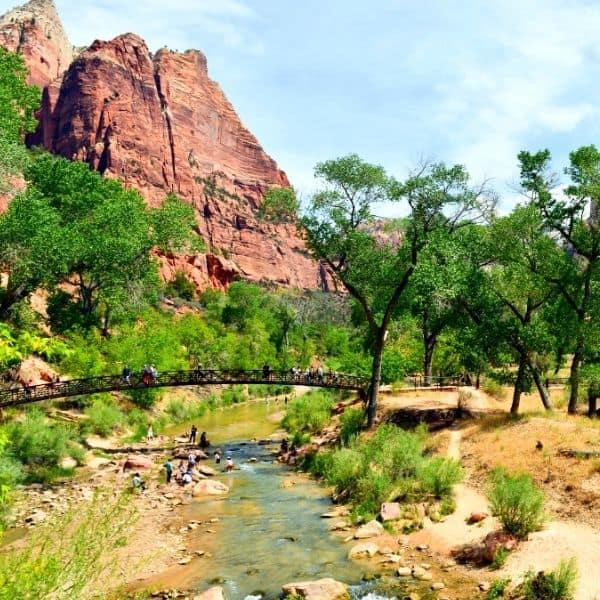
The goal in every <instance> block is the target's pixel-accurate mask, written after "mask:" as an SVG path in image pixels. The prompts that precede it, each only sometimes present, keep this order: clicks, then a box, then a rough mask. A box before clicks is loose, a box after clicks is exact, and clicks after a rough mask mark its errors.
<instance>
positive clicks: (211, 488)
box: [192, 479, 229, 498]
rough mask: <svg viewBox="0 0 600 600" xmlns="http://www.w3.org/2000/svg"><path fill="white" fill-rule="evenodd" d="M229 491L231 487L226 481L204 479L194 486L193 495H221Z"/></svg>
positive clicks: (197, 496) (196, 496)
mask: <svg viewBox="0 0 600 600" xmlns="http://www.w3.org/2000/svg"><path fill="white" fill-rule="evenodd" d="M228 493H229V488H228V487H227V486H226V485H225V484H224V483H221V482H220V481H216V480H215V479H204V480H202V481H200V482H199V483H197V484H196V485H195V486H194V490H193V491H192V496H193V497H194V498H199V497H201V496H220V495H222V494H228Z"/></svg>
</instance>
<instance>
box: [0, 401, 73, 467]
mask: <svg viewBox="0 0 600 600" xmlns="http://www.w3.org/2000/svg"><path fill="white" fill-rule="evenodd" d="M9 436H10V441H11V452H12V454H13V455H14V457H15V458H16V459H17V460H19V461H20V462H21V463H23V464H24V465H26V466H27V467H28V468H29V471H30V472H31V471H32V470H35V469H36V468H38V467H41V468H52V467H56V466H57V465H58V463H59V462H60V459H61V458H63V457H65V456H67V455H68V454H69V452H68V449H67V442H68V440H69V439H70V438H71V437H72V436H71V434H70V432H69V431H68V430H67V429H66V428H65V427H63V426H62V425H56V424H49V423H46V421H45V418H44V415H43V414H42V413H40V412H38V411H32V412H29V413H28V414H27V415H26V417H25V419H24V420H23V421H20V422H17V423H12V424H11V425H10V426H9Z"/></svg>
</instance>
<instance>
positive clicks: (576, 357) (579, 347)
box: [568, 323, 584, 415]
mask: <svg viewBox="0 0 600 600" xmlns="http://www.w3.org/2000/svg"><path fill="white" fill-rule="evenodd" d="M578 325H579V326H578V331H577V342H576V345H575V352H574V353H573V361H572V362H571V373H570V375H569V384H570V386H571V392H570V394H569V407H568V412H569V414H570V415H574V414H575V413H577V396H578V394H579V367H580V366H581V361H582V360H583V350H584V343H583V326H584V325H583V323H579V324H578Z"/></svg>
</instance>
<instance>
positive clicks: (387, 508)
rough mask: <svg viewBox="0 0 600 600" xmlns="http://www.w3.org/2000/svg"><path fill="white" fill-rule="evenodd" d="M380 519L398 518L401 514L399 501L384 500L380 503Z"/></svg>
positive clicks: (393, 519)
mask: <svg viewBox="0 0 600 600" xmlns="http://www.w3.org/2000/svg"><path fill="white" fill-rule="evenodd" d="M380 514H381V520H382V521H395V520H396V519H399V518H400V517H401V516H402V515H401V511H400V503H399V502H384V503H383V504H382V505H381V513H380Z"/></svg>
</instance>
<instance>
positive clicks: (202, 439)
mask: <svg viewBox="0 0 600 600" xmlns="http://www.w3.org/2000/svg"><path fill="white" fill-rule="evenodd" d="M197 435H198V428H197V427H196V426H195V425H192V428H191V429H190V437H189V440H188V441H189V443H190V444H195V443H196V436H197ZM198 446H199V447H200V448H201V449H202V450H206V449H207V448H208V447H209V446H210V442H209V441H208V440H207V439H206V431H203V432H202V433H201V434H200V441H199V442H198Z"/></svg>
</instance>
